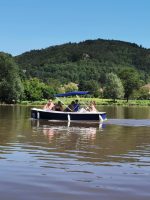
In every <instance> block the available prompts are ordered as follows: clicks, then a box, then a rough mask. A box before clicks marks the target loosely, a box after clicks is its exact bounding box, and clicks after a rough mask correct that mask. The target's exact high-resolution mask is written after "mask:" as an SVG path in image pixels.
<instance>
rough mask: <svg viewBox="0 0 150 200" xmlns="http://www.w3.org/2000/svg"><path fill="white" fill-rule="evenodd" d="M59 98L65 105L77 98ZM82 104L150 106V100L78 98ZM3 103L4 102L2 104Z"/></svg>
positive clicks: (43, 103) (35, 104)
mask: <svg viewBox="0 0 150 200" xmlns="http://www.w3.org/2000/svg"><path fill="white" fill-rule="evenodd" d="M58 100H60V101H62V102H63V103H64V105H68V104H70V103H71V101H73V100H75V98H59V99H54V100H53V101H54V103H56V102H57V101H58ZM78 100H79V102H80V104H81V105H88V104H89V103H90V101H95V102H96V105H97V106H101V105H102V106H103V105H106V106H107V105H108V106H115V105H116V106H150V100H129V101H128V102H127V100H116V101H115V102H114V101H113V99H99V98H78ZM46 103H47V100H43V101H21V102H20V103H17V104H15V105H27V106H43V105H45V104H46ZM1 105H2V104H1Z"/></svg>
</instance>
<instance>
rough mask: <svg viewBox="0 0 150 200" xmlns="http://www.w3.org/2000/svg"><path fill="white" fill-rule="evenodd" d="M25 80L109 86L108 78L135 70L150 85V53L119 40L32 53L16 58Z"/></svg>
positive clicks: (60, 47) (55, 47)
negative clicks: (30, 78) (34, 79)
mask: <svg viewBox="0 0 150 200" xmlns="http://www.w3.org/2000/svg"><path fill="white" fill-rule="evenodd" d="M14 59H15V61H16V62H17V63H18V65H19V67H20V69H21V71H24V72H26V73H25V74H24V76H25V77H26V78H29V77H37V78H39V79H41V80H42V81H44V82H46V83H48V80H49V79H51V78H52V79H56V80H59V81H60V83H61V84H66V83H68V82H74V83H77V84H81V83H82V82H83V81H89V80H94V81H96V82H97V83H98V84H100V85H102V86H103V85H105V82H106V75H107V74H108V73H111V72H113V73H115V74H117V75H119V74H120V72H121V71H122V70H123V69H126V68H133V69H135V70H136V71H137V72H138V73H139V75H140V78H141V80H142V81H143V83H147V82H149V81H150V49H145V48H143V47H142V46H138V45H137V44H134V43H129V42H123V41H116V40H102V39H97V40H86V41H83V42H80V43H67V44H63V45H57V46H51V47H48V48H46V49H41V50H32V51H30V52H25V53H23V54H21V55H19V56H16V57H14Z"/></svg>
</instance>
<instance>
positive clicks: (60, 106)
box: [53, 101, 63, 111]
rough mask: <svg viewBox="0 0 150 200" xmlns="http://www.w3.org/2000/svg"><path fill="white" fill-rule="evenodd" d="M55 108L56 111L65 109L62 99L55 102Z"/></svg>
mask: <svg viewBox="0 0 150 200" xmlns="http://www.w3.org/2000/svg"><path fill="white" fill-rule="evenodd" d="M53 110H55V111H63V106H62V103H61V101H58V103H57V104H55V106H54V109H53Z"/></svg>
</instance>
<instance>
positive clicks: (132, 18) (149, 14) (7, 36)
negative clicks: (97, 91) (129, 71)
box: [0, 0, 150, 55]
mask: <svg viewBox="0 0 150 200" xmlns="http://www.w3.org/2000/svg"><path fill="white" fill-rule="evenodd" d="M97 38H102V39H114V40H122V41H127V42H132V43H136V44H138V45H142V46H143V47H145V48H150V0H0V51H4V52H7V53H10V54H12V55H18V54H21V53H23V52H25V51H30V50H32V49H41V48H46V47H49V46H52V45H58V44H63V43H67V42H80V41H84V40H87V39H97Z"/></svg>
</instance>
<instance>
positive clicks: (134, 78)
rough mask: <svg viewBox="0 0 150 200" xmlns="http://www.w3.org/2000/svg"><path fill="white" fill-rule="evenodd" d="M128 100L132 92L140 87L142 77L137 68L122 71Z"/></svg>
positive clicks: (121, 76)
mask: <svg viewBox="0 0 150 200" xmlns="http://www.w3.org/2000/svg"><path fill="white" fill-rule="evenodd" d="M120 78H121V80H122V82H123V86H124V91H125V96H124V97H125V98H126V99H127V102H128V100H129V97H130V96H131V94H132V92H133V91H134V90H136V89H138V88H139V87H140V77H139V74H138V72H137V71H136V70H135V69H130V68H126V69H123V70H122V71H121V72H120Z"/></svg>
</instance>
